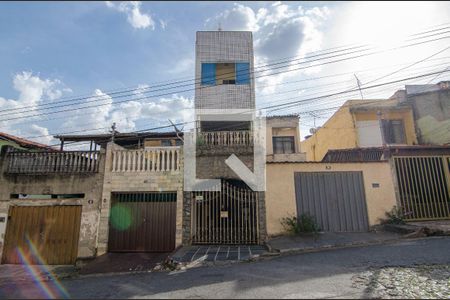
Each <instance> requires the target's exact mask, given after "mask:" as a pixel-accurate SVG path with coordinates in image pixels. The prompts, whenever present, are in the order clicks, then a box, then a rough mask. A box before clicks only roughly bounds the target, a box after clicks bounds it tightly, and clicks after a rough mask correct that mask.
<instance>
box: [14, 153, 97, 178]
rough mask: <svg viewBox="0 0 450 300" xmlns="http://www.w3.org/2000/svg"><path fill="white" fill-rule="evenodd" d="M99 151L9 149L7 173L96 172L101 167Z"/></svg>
mask: <svg viewBox="0 0 450 300" xmlns="http://www.w3.org/2000/svg"><path fill="white" fill-rule="evenodd" d="M99 157H100V152H99V151H64V152H50V151H49V152H23V151H17V150H15V151H9V152H7V158H6V171H5V172H6V173H10V174H49V173H95V172H98V169H99V161H100V160H99Z"/></svg>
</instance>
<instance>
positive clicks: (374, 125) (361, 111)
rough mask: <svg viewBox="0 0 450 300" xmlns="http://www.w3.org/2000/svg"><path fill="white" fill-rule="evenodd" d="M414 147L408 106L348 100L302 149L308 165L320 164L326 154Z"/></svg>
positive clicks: (386, 102)
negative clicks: (309, 163) (337, 150)
mask: <svg viewBox="0 0 450 300" xmlns="http://www.w3.org/2000/svg"><path fill="white" fill-rule="evenodd" d="M416 144H417V137H416V133H415V127H414V116H413V110H412V108H411V107H410V106H409V105H408V104H407V103H402V102H399V101H398V100H397V99H390V100H349V101H347V102H345V103H344V104H343V105H342V107H341V108H339V109H338V110H337V111H336V112H335V113H334V114H333V116H331V118H330V119H328V121H326V122H325V124H324V125H323V126H322V127H319V128H318V129H317V130H316V131H315V133H314V134H312V135H311V136H308V137H306V138H305V140H304V141H302V142H301V148H302V150H303V151H305V152H306V159H307V160H308V161H321V160H322V159H323V157H324V156H325V154H326V153H327V152H328V150H335V149H350V148H365V147H381V146H383V145H384V146H386V145H416Z"/></svg>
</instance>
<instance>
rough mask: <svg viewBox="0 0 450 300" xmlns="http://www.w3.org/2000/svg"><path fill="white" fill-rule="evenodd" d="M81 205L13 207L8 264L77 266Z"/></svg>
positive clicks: (6, 252) (5, 255) (7, 239)
mask: <svg viewBox="0 0 450 300" xmlns="http://www.w3.org/2000/svg"><path fill="white" fill-rule="evenodd" d="M80 222H81V205H60V206H11V207H10V209H9V214H8V223H7V227H6V234H5V246H4V251H3V258H2V263H4V264H48V265H69V264H74V263H75V260H76V258H77V254H78V238H79V233H80Z"/></svg>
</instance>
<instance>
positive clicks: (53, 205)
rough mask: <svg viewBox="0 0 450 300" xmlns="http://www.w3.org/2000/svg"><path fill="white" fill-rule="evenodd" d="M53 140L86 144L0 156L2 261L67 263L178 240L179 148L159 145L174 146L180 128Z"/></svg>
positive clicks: (170, 245) (171, 245)
mask: <svg viewBox="0 0 450 300" xmlns="http://www.w3.org/2000/svg"><path fill="white" fill-rule="evenodd" d="M56 138H59V139H61V141H64V142H65V143H66V145H67V144H68V143H71V142H90V143H91V146H90V150H89V151H57V152H55V151H40V152H33V153H24V152H23V151H20V152H18V151H12V152H11V151H8V152H4V153H3V154H2V156H1V157H0V167H1V173H0V182H1V185H0V186H1V188H0V253H2V257H1V261H2V263H27V261H26V260H28V262H31V263H48V264H73V263H74V262H75V260H76V259H78V258H84V257H95V256H97V255H100V254H103V253H105V252H107V251H110V252H113V251H119V252H124V251H125V252H126V251H130V252H136V251H137V252H139V251H171V250H173V249H175V247H176V245H181V233H182V227H181V226H182V220H181V216H182V200H183V197H182V195H183V193H182V184H183V177H182V174H183V171H182V153H181V148H180V146H159V145H164V144H168V142H167V141H170V144H171V145H172V144H180V143H179V142H178V141H179V139H180V134H178V133H175V132H173V133H116V134H115V135H114V137H113V136H112V135H111V134H103V135H84V136H73V135H61V136H57V137H56ZM113 139H114V142H111V140H113ZM149 143H150V144H152V145H157V146H151V145H148V144H149ZM98 146H100V149H99V150H97V147H98ZM5 230H6V231H5ZM33 249H37V251H39V253H34V252H33V251H34V250H33ZM17 250H19V251H17ZM38 254H40V255H38Z"/></svg>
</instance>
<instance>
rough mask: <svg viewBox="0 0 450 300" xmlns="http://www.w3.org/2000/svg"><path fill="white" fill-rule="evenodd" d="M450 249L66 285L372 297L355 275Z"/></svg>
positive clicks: (112, 293) (168, 292) (16, 287)
mask: <svg viewBox="0 0 450 300" xmlns="http://www.w3.org/2000/svg"><path fill="white" fill-rule="evenodd" d="M449 250H450V237H436V238H426V239H417V240H404V241H401V242H398V243H395V244H389V245H379V246H369V247H356V248H347V249H336V250H329V251H322V252H316V253H306V254H294V255H288V256H281V257H276V258H272V259H267V260H263V261H259V262H251V263H239V264H233V265H226V266H217V267H200V268H194V269H188V270H187V271H180V272H159V273H148V274H128V275H126V274H125V275H107V276H98V277H84V278H81V277H80V278H76V279H66V280H62V281H61V285H62V287H64V288H65V290H66V291H67V295H68V296H69V297H71V298H367V297H370V294H367V289H366V287H365V286H364V285H360V284H359V285H355V284H354V283H353V281H354V280H352V277H354V276H356V275H358V274H361V273H362V272H365V271H367V270H368V269H377V268H381V267H386V266H413V265H434V264H441V265H445V264H447V265H448V264H450V255H449V253H450V251H449ZM49 286H50V288H51V289H53V293H50V294H47V296H45V295H46V294H45V288H42V286H37V285H36V284H35V283H33V284H31V283H28V284H19V283H17V284H14V283H9V284H5V283H3V284H2V285H1V288H0V290H1V293H0V295H1V296H2V297H4V298H18V297H30V296H33V297H49V296H48V295H54V296H56V297H62V296H63V294H62V293H59V294H58V287H57V285H55V284H54V283H50V284H49ZM447 291H448V290H447ZM448 296H450V294H446V295H444V297H445V298H447V297H448Z"/></svg>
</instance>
